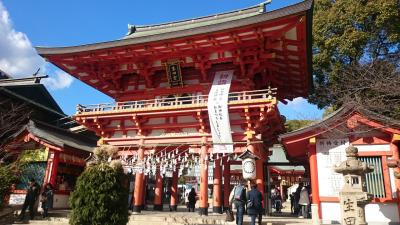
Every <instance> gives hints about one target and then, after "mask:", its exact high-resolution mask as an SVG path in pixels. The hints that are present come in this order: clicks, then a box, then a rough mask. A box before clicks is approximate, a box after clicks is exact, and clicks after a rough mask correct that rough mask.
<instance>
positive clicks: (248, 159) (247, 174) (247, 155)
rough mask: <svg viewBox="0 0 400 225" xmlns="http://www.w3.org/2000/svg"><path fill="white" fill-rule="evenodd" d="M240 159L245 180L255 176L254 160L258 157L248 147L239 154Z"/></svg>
mask: <svg viewBox="0 0 400 225" xmlns="http://www.w3.org/2000/svg"><path fill="white" fill-rule="evenodd" d="M239 158H241V159H242V173H243V178H244V179H246V180H249V179H255V178H256V160H257V159H259V158H258V157H257V156H256V155H254V154H253V153H252V152H251V151H249V150H248V149H247V150H246V151H245V152H243V154H241V155H240V156H239Z"/></svg>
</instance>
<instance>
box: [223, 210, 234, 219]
mask: <svg viewBox="0 0 400 225" xmlns="http://www.w3.org/2000/svg"><path fill="white" fill-rule="evenodd" d="M225 221H226V222H232V221H235V217H234V216H233V211H232V210H231V209H227V210H226V218H225Z"/></svg>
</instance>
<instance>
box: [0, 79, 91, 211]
mask: <svg viewBox="0 0 400 225" xmlns="http://www.w3.org/2000/svg"><path fill="white" fill-rule="evenodd" d="M42 78H45V77H40V76H37V77H31V78H20V79H11V78H9V77H5V79H0V101H1V102H2V103H3V104H2V107H4V108H3V110H4V109H7V110H10V111H11V110H12V109H14V110H15V112H13V113H14V114H13V115H10V117H11V118H12V121H10V120H7V118H6V121H8V123H10V124H11V126H10V127H9V128H10V129H8V130H7V132H5V133H2V139H1V142H0V146H1V149H2V151H1V159H2V160H4V162H8V163H10V162H15V161H19V163H20V164H21V171H20V174H19V183H17V184H16V185H15V186H13V188H12V193H11V195H10V196H9V198H8V199H6V200H7V201H8V203H9V204H11V205H22V204H23V203H24V200H25V195H26V189H27V187H28V182H29V179H30V178H33V179H35V181H36V182H37V183H38V184H39V185H40V186H41V187H44V185H45V184H47V183H51V184H52V185H53V187H54V201H53V207H54V208H68V207H69V206H68V198H69V195H70V192H71V191H72V190H73V188H74V185H75V182H76V179H77V177H78V176H79V175H80V174H81V172H82V171H83V170H84V168H85V165H86V161H85V159H86V158H88V157H89V155H90V154H91V152H92V150H93V148H94V147H95V146H96V141H97V139H98V138H97V137H96V136H94V135H93V134H90V133H85V132H83V133H81V134H77V133H74V132H72V131H71V130H70V129H69V128H70V126H69V125H70V124H73V123H75V122H74V121H71V119H70V118H68V117H67V115H65V114H64V113H63V111H62V110H61V108H60V107H59V106H58V104H57V103H56V101H55V100H54V99H53V97H52V96H51V95H50V93H49V92H48V91H47V89H46V87H45V86H44V85H43V84H41V83H40V80H41V79H42ZM11 112H12V111H11ZM3 118H4V117H3ZM65 124H69V125H65ZM3 126H5V127H6V126H7V125H5V124H4V125H3ZM3 128H4V127H3ZM3 131H4V130H3ZM4 134H5V135H4ZM83 134H85V135H83ZM90 137H93V138H90Z"/></svg>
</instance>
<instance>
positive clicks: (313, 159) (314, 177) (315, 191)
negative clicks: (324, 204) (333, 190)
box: [308, 138, 321, 219]
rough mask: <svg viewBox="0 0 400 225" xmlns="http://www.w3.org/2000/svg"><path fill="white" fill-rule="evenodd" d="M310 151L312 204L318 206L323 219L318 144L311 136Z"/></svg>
mask: <svg viewBox="0 0 400 225" xmlns="http://www.w3.org/2000/svg"><path fill="white" fill-rule="evenodd" d="M308 152H309V163H310V178H311V194H312V204H313V205H314V207H317V208H316V209H315V210H317V212H318V219H321V201H320V199H319V186H318V167H317V145H316V139H315V138H310V143H309V145H308ZM311 210H313V208H311Z"/></svg>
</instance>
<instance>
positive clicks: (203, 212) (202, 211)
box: [199, 208, 208, 216]
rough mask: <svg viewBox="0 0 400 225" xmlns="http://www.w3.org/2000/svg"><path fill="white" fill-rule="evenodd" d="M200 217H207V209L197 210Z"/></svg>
mask: <svg viewBox="0 0 400 225" xmlns="http://www.w3.org/2000/svg"><path fill="white" fill-rule="evenodd" d="M199 214H200V216H208V208H199Z"/></svg>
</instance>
